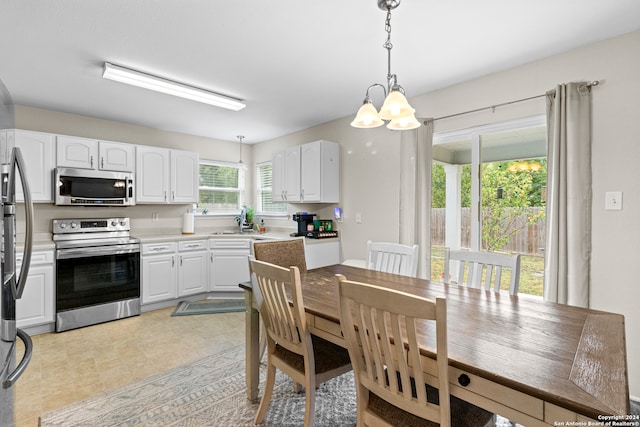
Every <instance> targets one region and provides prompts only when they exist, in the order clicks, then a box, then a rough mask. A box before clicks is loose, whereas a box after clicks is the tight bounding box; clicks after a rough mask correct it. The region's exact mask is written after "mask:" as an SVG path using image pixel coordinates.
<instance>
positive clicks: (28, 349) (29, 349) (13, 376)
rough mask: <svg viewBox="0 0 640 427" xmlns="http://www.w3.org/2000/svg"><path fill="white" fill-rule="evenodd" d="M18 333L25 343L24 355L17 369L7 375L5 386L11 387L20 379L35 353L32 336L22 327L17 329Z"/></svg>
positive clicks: (3, 385)
mask: <svg viewBox="0 0 640 427" xmlns="http://www.w3.org/2000/svg"><path fill="white" fill-rule="evenodd" d="M17 335H18V338H20V339H21V340H22V342H23V343H24V355H23V356H22V360H21V361H20V363H18V366H16V369H15V370H14V371H13V372H12V373H10V374H9V375H8V376H7V379H6V380H4V382H3V383H2V387H3V388H9V387H11V386H13V385H14V384H15V383H16V381H18V378H20V376H21V375H22V374H23V373H24V371H25V370H26V369H27V365H28V364H29V362H30V361H31V355H32V354H33V341H31V337H30V336H29V335H28V334H27V333H26V332H25V331H23V330H22V329H18V330H17Z"/></svg>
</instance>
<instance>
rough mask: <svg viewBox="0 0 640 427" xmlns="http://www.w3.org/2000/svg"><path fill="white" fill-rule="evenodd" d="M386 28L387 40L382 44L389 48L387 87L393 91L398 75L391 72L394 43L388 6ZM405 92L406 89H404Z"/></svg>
mask: <svg viewBox="0 0 640 427" xmlns="http://www.w3.org/2000/svg"><path fill="white" fill-rule="evenodd" d="M384 30H385V31H386V32H387V40H386V41H385V42H384V44H383V45H382V47H383V48H385V49H387V86H388V87H387V89H388V91H389V92H391V89H392V88H393V87H394V86H397V77H396V75H395V74H391V49H393V44H392V43H391V8H389V7H388V8H387V18H386V19H385V21H384ZM402 93H404V90H403V91H402Z"/></svg>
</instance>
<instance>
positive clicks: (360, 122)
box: [351, 0, 420, 130]
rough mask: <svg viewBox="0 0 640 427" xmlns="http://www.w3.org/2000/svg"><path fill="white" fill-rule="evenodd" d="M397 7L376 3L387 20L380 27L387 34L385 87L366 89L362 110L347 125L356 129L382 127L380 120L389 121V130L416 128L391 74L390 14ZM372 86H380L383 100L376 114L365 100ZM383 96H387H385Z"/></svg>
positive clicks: (392, 1)
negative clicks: (349, 124) (384, 13)
mask: <svg viewBox="0 0 640 427" xmlns="http://www.w3.org/2000/svg"><path fill="white" fill-rule="evenodd" d="M399 5H400V0H378V8H380V9H381V10H386V11H387V19H386V20H385V24H384V28H385V31H386V32H387V40H386V41H385V43H384V44H383V45H382V47H384V48H385V49H387V87H386V88H385V87H384V86H383V85H381V84H379V83H374V84H372V85H371V86H369V87H368V88H367V93H366V95H365V97H364V102H363V103H362V107H360V109H359V110H358V114H356V118H355V119H354V120H353V121H352V122H351V126H353V127H356V128H375V127H378V126H382V125H383V124H384V120H389V124H387V128H389V129H393V130H407V129H415V128H417V127H419V126H420V122H418V121H417V120H416V117H415V115H414V113H415V112H416V110H414V109H413V108H412V107H411V105H409V102H408V101H407V98H405V96H404V88H403V87H402V86H400V85H399V84H398V78H397V76H396V75H395V74H392V73H391V49H393V45H392V44H391V11H392V10H393V9H395V8H396V7H398V6H399ZM374 87H381V88H382V90H383V91H384V95H385V97H386V99H385V100H384V104H382V108H380V112H378V111H376V108H375V107H374V106H373V102H372V101H371V98H370V97H369V91H370V90H371V89H373V88H374ZM387 93H388V94H389V95H388V96H387Z"/></svg>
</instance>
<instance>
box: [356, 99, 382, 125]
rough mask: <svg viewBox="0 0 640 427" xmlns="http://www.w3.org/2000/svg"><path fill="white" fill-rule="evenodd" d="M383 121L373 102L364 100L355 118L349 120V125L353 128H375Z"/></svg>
mask: <svg viewBox="0 0 640 427" xmlns="http://www.w3.org/2000/svg"><path fill="white" fill-rule="evenodd" d="M383 124H384V122H383V121H382V120H381V119H380V117H379V116H378V111H377V110H376V107H374V106H373V103H372V102H371V101H370V100H369V101H365V102H364V103H363V104H362V107H360V109H359V110H358V114H356V118H355V119H353V121H352V122H351V126H353V127H354V128H377V127H379V126H382V125H383Z"/></svg>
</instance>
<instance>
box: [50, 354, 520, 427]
mask: <svg viewBox="0 0 640 427" xmlns="http://www.w3.org/2000/svg"><path fill="white" fill-rule="evenodd" d="M265 372H266V368H265V367H264V365H261V366H260V390H264V383H263V382H264V376H265ZM304 408H305V393H304V392H302V393H295V392H294V391H293V383H292V381H291V379H290V378H289V377H287V376H286V375H284V374H283V373H282V372H280V371H278V372H277V374H276V385H275V387H274V392H273V396H272V398H271V403H270V405H269V410H268V412H267V416H266V418H265V420H264V422H263V423H262V424H261V426H263V427H276V426H278V427H293V426H302V425H303V424H304ZM257 410H258V403H257V402H255V403H253V402H250V401H249V400H248V399H247V394H246V386H245V353H244V346H238V347H233V348H231V349H228V350H226V351H223V352H221V353H219V354H214V355H212V356H209V357H207V358H205V359H202V360H200V361H198V362H195V363H192V364H190V365H187V366H182V367H179V368H176V369H173V370H170V371H167V372H165V373H162V374H158V375H155V376H153V377H150V378H147V379H145V380H143V381H140V382H138V383H134V384H130V385H128V386H125V387H121V388H119V389H116V390H113V391H110V392H107V393H104V394H101V395H99V396H96V397H93V398H90V399H87V400H83V401H80V402H78V403H75V404H73V405H71V406H68V407H66V408H63V409H60V410H57V411H52V412H49V413H46V414H44V415H43V416H41V417H40V424H39V425H40V426H41V427H86V426H92V427H125V426H145V427H146V426H184V427H244V426H246V427H250V426H254V424H253V418H254V417H255V414H256V412H257ZM315 421H316V426H318V427H339V426H348V427H352V426H355V424H356V391H355V384H354V380H353V373H351V372H349V373H346V374H344V375H341V376H339V377H337V378H334V379H332V380H329V381H327V382H325V383H323V384H321V385H320V387H319V388H318V389H317V390H316V411H315ZM496 421H497V422H496V424H495V425H496V426H498V427H507V426H510V425H511V424H510V423H509V422H508V421H507V420H506V419H504V418H502V417H497V420H496Z"/></svg>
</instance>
